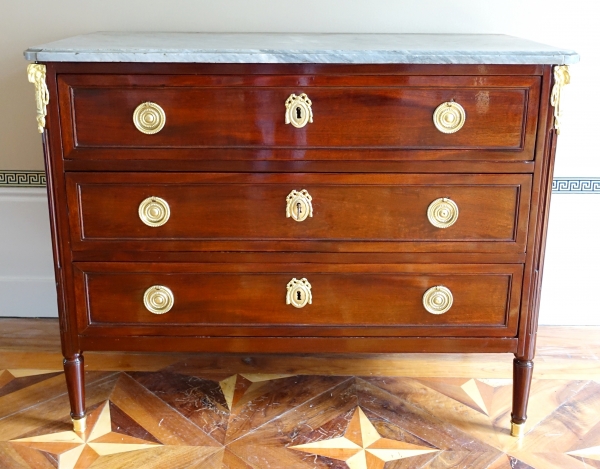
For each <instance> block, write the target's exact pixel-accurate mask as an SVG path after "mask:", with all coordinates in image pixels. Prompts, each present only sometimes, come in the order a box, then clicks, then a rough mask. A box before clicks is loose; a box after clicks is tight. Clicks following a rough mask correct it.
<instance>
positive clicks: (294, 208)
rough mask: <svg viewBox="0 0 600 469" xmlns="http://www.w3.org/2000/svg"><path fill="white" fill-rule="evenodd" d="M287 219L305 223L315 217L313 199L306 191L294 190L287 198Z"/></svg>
mask: <svg viewBox="0 0 600 469" xmlns="http://www.w3.org/2000/svg"><path fill="white" fill-rule="evenodd" d="M285 200H286V208H285V216H286V218H293V219H294V220H296V221H304V220H306V219H307V218H308V217H312V216H313V207H312V197H311V196H310V194H309V193H308V191H307V190H306V189H302V190H301V191H296V190H293V191H292V192H290V193H289V194H288V196H287V197H286V198H285Z"/></svg>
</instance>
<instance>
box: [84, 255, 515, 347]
mask: <svg viewBox="0 0 600 469" xmlns="http://www.w3.org/2000/svg"><path fill="white" fill-rule="evenodd" d="M74 272H75V290H76V291H75V293H76V299H77V311H78V321H79V331H80V333H82V334H83V335H95V334H100V335H102V334H111V335H201V336H447V337H451V336H452V337H454V336H465V337H467V336H471V337H514V336H515V335H516V331H517V322H518V315H519V302H520V294H519V293H520V289H521V280H522V273H523V267H522V265H514V264H499V265H490V264H486V265H464V264H435V265H428V264H412V265H411V264H400V265H394V264H156V263H148V264H144V263H135V264H133V263H76V264H75V269H74ZM293 279H296V281H294V280H293ZM303 279H304V280H303Z"/></svg>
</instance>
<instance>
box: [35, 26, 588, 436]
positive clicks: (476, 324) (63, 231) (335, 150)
mask: <svg viewBox="0 0 600 469" xmlns="http://www.w3.org/2000/svg"><path fill="white" fill-rule="evenodd" d="M174 44H176V45H177V47H176V46H175V45H174ZM25 55H26V58H28V59H30V60H33V61H36V62H38V63H37V64H34V65H31V66H30V68H29V79H30V81H32V82H33V83H35V85H36V100H37V105H38V127H39V130H40V132H42V133H43V139H44V152H45V161H46V169H47V172H48V193H49V198H50V217H51V227H52V237H53V246H54V259H55V272H56V279H57V286H58V303H59V315H60V324H61V337H62V346H63V354H64V356H65V362H64V363H65V374H66V377H67V386H68V389H69V397H70V402H71V411H72V412H71V417H72V418H73V422H74V426H75V429H76V430H77V431H82V429H83V428H84V427H85V402H84V374H83V351H84V350H139V351H200V352H238V353H276V352H347V353H352V352H356V353H365V352H369V353H370V352H386V353H389V352H511V353H514V354H515V357H516V358H515V361H514V392H513V411H512V433H513V434H514V435H521V434H523V428H524V427H523V425H524V423H525V420H526V409H527V400H528V395H529V386H530V382H531V374H532V369H533V361H532V360H533V357H534V350H535V334H536V329H537V316H538V309H539V292H540V286H541V272H542V267H543V254H544V245H545V238H546V227H547V218H548V207H549V199H550V190H551V182H552V167H553V160H554V151H555V147H556V136H557V133H558V129H557V126H558V118H559V117H560V111H559V109H558V105H559V98H560V90H561V87H562V86H563V85H564V84H566V83H568V70H567V68H566V66H565V64H569V63H575V62H576V61H577V60H578V57H577V55H576V54H575V53H573V52H570V51H564V50H560V49H555V48H552V47H548V46H542V45H540V44H536V43H532V42H529V41H523V40H519V39H516V38H510V37H507V36H460V35H433V36H428V35H276V34H271V35H260V34H258V35H251V34H247V35H235V34H227V35H219V34H192V33H180V34H177V33H162V34H155V35H144V34H141V33H140V34H123V33H97V34H93V35H88V36H81V37H77V38H71V39H67V40H63V41H57V42H55V43H50V44H47V45H43V46H39V47H36V48H31V49H29V50H28V51H26V53H25Z"/></svg>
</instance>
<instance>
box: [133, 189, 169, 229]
mask: <svg viewBox="0 0 600 469" xmlns="http://www.w3.org/2000/svg"><path fill="white" fill-rule="evenodd" d="M138 214H139V216H140V220H142V221H143V222H144V223H145V224H146V225H148V226H151V227H153V228H155V227H157V226H162V225H164V224H165V223H167V221H169V217H170V216H171V208H170V207H169V204H168V203H167V201H166V200H164V199H161V198H160V197H154V196H152V197H148V198H147V199H145V200H143V201H142V203H141V204H140V207H139V209H138Z"/></svg>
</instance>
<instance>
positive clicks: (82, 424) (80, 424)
mask: <svg viewBox="0 0 600 469" xmlns="http://www.w3.org/2000/svg"><path fill="white" fill-rule="evenodd" d="M86 420H87V415H86V416H85V417H83V418H80V419H71V421H72V422H73V431H75V432H77V433H83V432H84V431H85V428H86Z"/></svg>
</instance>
